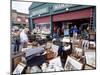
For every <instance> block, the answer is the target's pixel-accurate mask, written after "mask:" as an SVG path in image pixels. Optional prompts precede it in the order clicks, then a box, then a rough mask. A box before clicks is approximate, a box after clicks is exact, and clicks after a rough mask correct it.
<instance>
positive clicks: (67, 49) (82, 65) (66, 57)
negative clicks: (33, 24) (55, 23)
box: [12, 38, 96, 74]
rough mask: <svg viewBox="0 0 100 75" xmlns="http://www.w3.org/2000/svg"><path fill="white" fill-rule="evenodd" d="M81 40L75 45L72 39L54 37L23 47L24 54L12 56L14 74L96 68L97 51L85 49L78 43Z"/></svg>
mask: <svg viewBox="0 0 100 75" xmlns="http://www.w3.org/2000/svg"><path fill="white" fill-rule="evenodd" d="M80 41H82V40H80V39H78V40H76V43H74V45H73V40H72V39H69V38H60V39H57V38H56V39H55V38H54V39H52V40H49V41H46V43H44V44H41V45H36V46H33V45H34V41H33V43H30V44H29V45H30V46H28V47H27V48H23V49H22V51H21V53H22V54H20V55H17V56H14V57H13V58H12V62H13V65H14V66H12V67H13V70H12V71H13V74H21V73H23V74H25V73H28V74H32V73H41V72H55V71H56V72H58V71H69V70H85V69H95V68H96V63H95V61H96V60H95V53H96V51H95V50H94V49H93V50H90V49H89V50H85V49H84V48H83V47H82V46H79V45H78V44H79V43H80ZM35 42H36V41H35ZM74 42H75V41H74ZM77 42H79V43H77ZM15 59H16V60H15ZM16 62H17V63H16ZM15 64H16V65H15Z"/></svg>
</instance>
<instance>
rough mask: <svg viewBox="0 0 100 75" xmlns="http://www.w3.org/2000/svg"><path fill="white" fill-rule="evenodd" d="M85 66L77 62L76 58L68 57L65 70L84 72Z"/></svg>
mask: <svg viewBox="0 0 100 75" xmlns="http://www.w3.org/2000/svg"><path fill="white" fill-rule="evenodd" d="M82 67H83V64H82V63H80V62H78V61H77V60H75V59H74V58H72V57H70V56H68V58H67V60H66V63H65V66H64V70H66V71H69V70H82Z"/></svg>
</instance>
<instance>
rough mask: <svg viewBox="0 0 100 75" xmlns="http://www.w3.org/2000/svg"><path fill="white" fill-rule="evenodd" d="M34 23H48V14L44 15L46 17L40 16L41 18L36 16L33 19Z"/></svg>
mask: <svg viewBox="0 0 100 75" xmlns="http://www.w3.org/2000/svg"><path fill="white" fill-rule="evenodd" d="M33 21H34V23H36V24H38V23H48V22H50V16H46V17H41V18H36V19H34V20H33Z"/></svg>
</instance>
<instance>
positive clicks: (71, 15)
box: [53, 8, 92, 22]
mask: <svg viewBox="0 0 100 75" xmlns="http://www.w3.org/2000/svg"><path fill="white" fill-rule="evenodd" d="M90 17H92V8H89V9H83V10H78V11H73V12H67V13H61V14H56V15H54V16H53V22H56V21H65V20H75V19H83V18H90Z"/></svg>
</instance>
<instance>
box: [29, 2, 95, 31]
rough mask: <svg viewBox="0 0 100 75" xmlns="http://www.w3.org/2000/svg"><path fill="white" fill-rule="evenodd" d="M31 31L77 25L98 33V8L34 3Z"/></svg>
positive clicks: (30, 9)
mask: <svg viewBox="0 0 100 75" xmlns="http://www.w3.org/2000/svg"><path fill="white" fill-rule="evenodd" d="M29 19H30V29H33V28H38V29H40V30H41V29H43V30H44V29H48V30H49V31H50V33H53V32H54V28H63V26H68V27H69V28H71V26H74V25H76V26H77V27H78V29H79V28H80V27H81V29H86V28H87V27H89V28H90V29H91V30H92V31H94V32H95V31H96V7H95V6H90V5H77V4H62V3H43V2H33V3H32V5H31V6H30V7H29Z"/></svg>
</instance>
